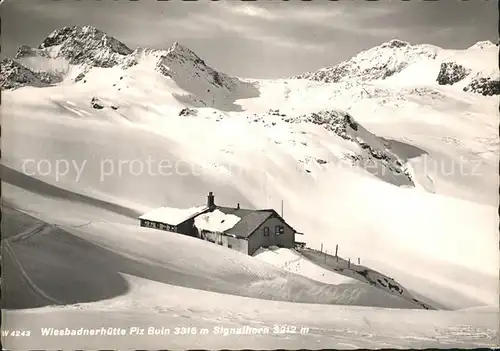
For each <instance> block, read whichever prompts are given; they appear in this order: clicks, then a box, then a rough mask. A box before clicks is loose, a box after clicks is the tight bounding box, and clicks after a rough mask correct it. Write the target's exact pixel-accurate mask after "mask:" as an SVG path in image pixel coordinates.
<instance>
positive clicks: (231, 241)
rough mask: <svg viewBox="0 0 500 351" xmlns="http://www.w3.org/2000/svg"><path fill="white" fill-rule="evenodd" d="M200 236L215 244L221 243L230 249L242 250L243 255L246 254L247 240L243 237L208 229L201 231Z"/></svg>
mask: <svg viewBox="0 0 500 351" xmlns="http://www.w3.org/2000/svg"><path fill="white" fill-rule="evenodd" d="M200 238H201V239H203V240H206V241H209V242H211V243H214V244H215V245H221V246H224V247H227V248H230V249H232V250H235V251H239V252H242V253H244V254H245V255H247V254H248V242H247V240H245V239H238V238H234V237H232V236H227V235H223V234H220V233H213V232H208V231H203V232H202V233H201V236H200Z"/></svg>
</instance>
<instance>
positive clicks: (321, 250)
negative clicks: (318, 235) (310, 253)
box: [319, 243, 323, 252]
mask: <svg viewBox="0 0 500 351" xmlns="http://www.w3.org/2000/svg"><path fill="white" fill-rule="evenodd" d="M319 251H320V252H323V243H321V249H320V250H319Z"/></svg>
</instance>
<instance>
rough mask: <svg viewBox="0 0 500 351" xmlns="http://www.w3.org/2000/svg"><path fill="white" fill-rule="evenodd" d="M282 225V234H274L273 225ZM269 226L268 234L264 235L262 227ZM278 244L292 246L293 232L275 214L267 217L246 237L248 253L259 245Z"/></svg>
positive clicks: (293, 244) (252, 251)
mask: <svg viewBox="0 0 500 351" xmlns="http://www.w3.org/2000/svg"><path fill="white" fill-rule="evenodd" d="M276 226H282V227H283V234H280V235H276V234H275V227H276ZM265 227H267V228H269V235H268V236H265V235H264V228H265ZM269 246H278V247H286V248H293V247H294V246H295V232H294V231H293V229H292V228H290V227H289V226H288V225H287V224H286V223H285V222H284V221H282V220H281V219H280V218H279V217H277V216H276V215H273V216H272V217H269V218H268V219H267V220H266V221H265V222H264V223H262V225H261V226H260V227H259V228H258V229H257V230H256V231H255V232H254V233H253V234H252V235H251V236H250V237H249V238H248V255H253V253H254V252H255V251H257V250H258V249H259V248H260V247H269Z"/></svg>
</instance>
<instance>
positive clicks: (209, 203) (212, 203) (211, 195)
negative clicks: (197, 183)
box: [207, 191, 215, 210]
mask: <svg viewBox="0 0 500 351" xmlns="http://www.w3.org/2000/svg"><path fill="white" fill-rule="evenodd" d="M207 207H208V208H209V209H211V210H212V209H214V208H215V198H214V193H213V192H211V191H210V192H209V193H208V196H207Z"/></svg>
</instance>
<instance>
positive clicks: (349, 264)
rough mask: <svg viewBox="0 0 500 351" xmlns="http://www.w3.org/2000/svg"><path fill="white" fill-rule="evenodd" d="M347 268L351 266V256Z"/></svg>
mask: <svg viewBox="0 0 500 351" xmlns="http://www.w3.org/2000/svg"><path fill="white" fill-rule="evenodd" d="M347 268H351V258H350V257H349V261H347Z"/></svg>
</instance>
